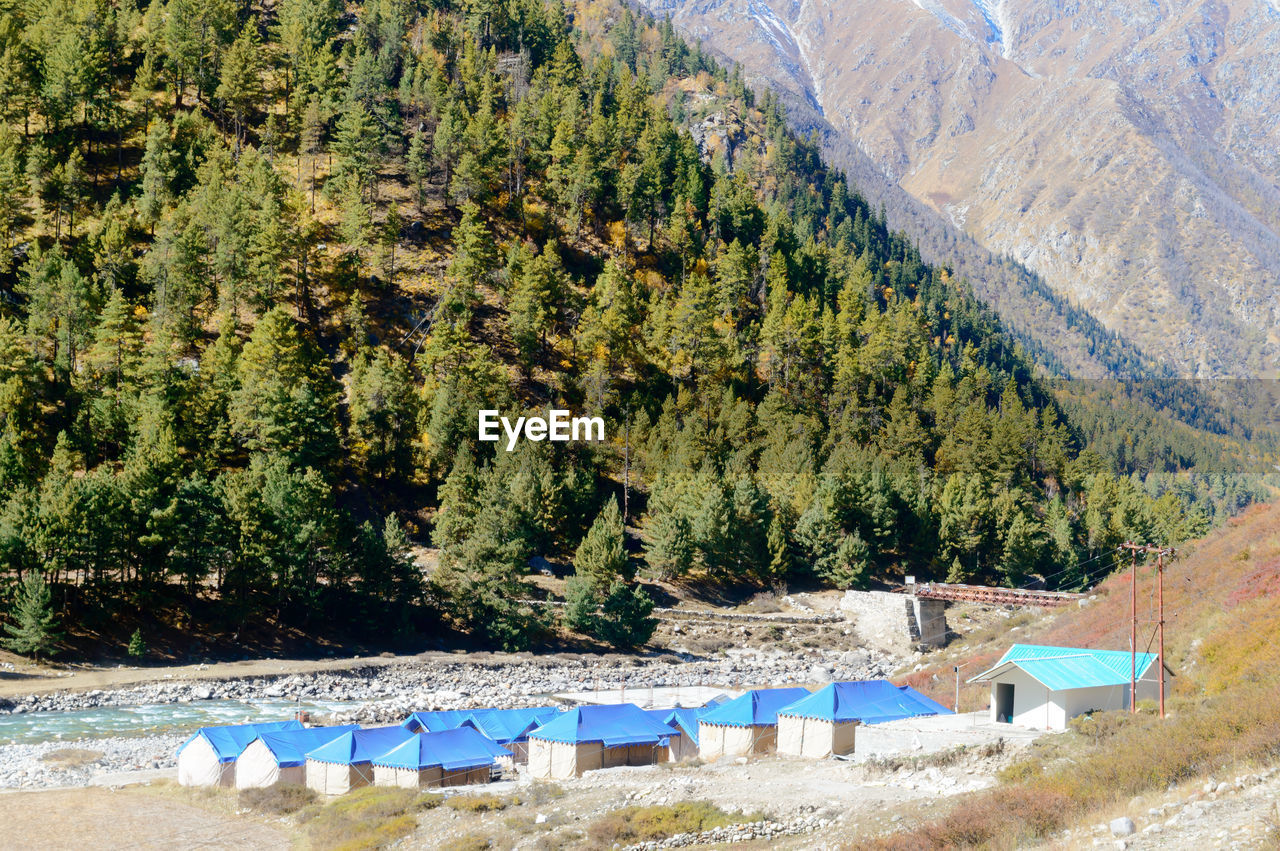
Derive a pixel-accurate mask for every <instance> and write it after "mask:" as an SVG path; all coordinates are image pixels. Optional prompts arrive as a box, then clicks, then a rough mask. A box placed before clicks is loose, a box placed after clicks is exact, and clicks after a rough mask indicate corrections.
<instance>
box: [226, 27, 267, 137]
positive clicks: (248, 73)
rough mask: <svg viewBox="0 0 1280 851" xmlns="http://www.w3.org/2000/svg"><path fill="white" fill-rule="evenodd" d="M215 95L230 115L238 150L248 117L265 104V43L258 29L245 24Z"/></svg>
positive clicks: (231, 49) (227, 56)
mask: <svg viewBox="0 0 1280 851" xmlns="http://www.w3.org/2000/svg"><path fill="white" fill-rule="evenodd" d="M214 97H216V98H217V99H218V100H219V101H221V102H222V104H223V105H224V106H225V108H226V110H227V111H228V112H229V113H230V114H231V122H232V131H233V133H234V135H235V139H236V151H237V152H239V150H240V146H241V145H242V144H244V136H245V128H246V125H247V123H248V119H249V117H250V116H252V115H253V113H254V112H255V111H257V109H258V107H259V106H260V105H261V104H262V99H263V90H262V45H261V43H260V42H259V41H258V29H257V27H256V26H254V25H253V24H246V25H245V27H244V29H242V30H241V31H240V35H239V36H237V37H236V40H235V41H234V42H233V43H232V44H231V47H230V48H229V49H228V50H227V54H226V56H225V57H223V60H222V74H221V79H220V81H219V83H218V88H217V91H216V92H215V93H214Z"/></svg>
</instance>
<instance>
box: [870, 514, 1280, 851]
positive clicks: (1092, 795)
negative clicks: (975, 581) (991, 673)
mask: <svg viewBox="0 0 1280 851" xmlns="http://www.w3.org/2000/svg"><path fill="white" fill-rule="evenodd" d="M1278 567H1280V507H1276V506H1259V507H1255V508H1254V509H1251V510H1250V511H1248V512H1246V513H1245V515H1243V516H1242V517H1241V518H1237V519H1236V520H1235V521H1233V522H1232V523H1230V524H1229V525H1228V526H1227V527H1226V528H1224V529H1221V530H1219V531H1218V532H1215V533H1214V534H1212V535H1210V536H1209V537H1208V538H1206V539H1205V540H1203V541H1200V542H1197V543H1196V544H1195V545H1194V547H1193V548H1192V552H1191V553H1190V555H1189V556H1188V557H1187V558H1185V559H1182V560H1180V561H1178V562H1175V563H1174V564H1173V565H1171V566H1170V567H1169V568H1168V569H1167V570H1166V577H1165V604H1166V613H1167V615H1166V616H1167V617H1168V618H1169V622H1170V629H1169V638H1168V641H1167V645H1166V646H1167V649H1168V658H1169V662H1170V666H1171V667H1172V668H1173V669H1174V670H1175V671H1176V672H1178V674H1179V676H1178V677H1177V678H1176V679H1175V681H1174V682H1175V688H1174V694H1173V695H1171V697H1170V700H1169V710H1170V711H1169V717H1168V718H1167V719H1164V720H1161V719H1160V718H1159V717H1158V715H1157V714H1156V713H1155V712H1154V707H1145V709H1146V711H1144V712H1140V713H1139V714H1137V715H1130V714H1128V713H1124V712H1109V713H1098V714H1095V715H1093V716H1092V717H1087V718H1079V719H1075V720H1074V721H1073V722H1072V723H1071V732H1070V733H1068V734H1066V735H1065V736H1055V737H1049V738H1047V739H1044V740H1041V741H1040V742H1037V743H1036V744H1035V745H1034V746H1033V747H1032V748H1031V749H1030V752H1029V756H1028V758H1026V759H1024V760H1022V761H1020V762H1017V763H1015V764H1014V765H1012V766H1009V767H1008V768H1006V769H1005V770H1004V771H1003V772H1001V781H1002V783H1001V785H1000V786H999V787H997V788H995V789H993V790H989V791H987V792H983V793H979V794H977V795H974V796H970V797H968V798H966V799H964V800H962V801H961V802H960V803H959V804H958V805H957V806H956V807H955V809H954V810H953V811H952V812H950V813H949V814H947V815H944V816H942V817H940V818H937V819H934V820H932V821H929V822H927V823H925V824H923V825H921V826H919V827H917V828H915V829H913V830H911V831H908V832H905V833H902V834H898V835H896V836H893V837H889V838H885V839H881V840H879V847H881V848H894V849H896V848H912V849H915V848H944V847H945V848H972V847H997V848H1004V847H1014V846H1017V845H1020V844H1026V843H1033V842H1037V841H1043V840H1044V839H1045V838H1046V837H1047V836H1048V835H1049V834H1051V833H1053V832H1055V831H1058V830H1061V829H1063V828H1065V827H1068V826H1071V825H1073V824H1075V823H1077V822H1080V821H1083V820H1086V819H1089V820H1096V819H1097V817H1098V815H1099V814H1101V813H1105V812H1107V811H1108V810H1109V809H1113V808H1115V807H1117V806H1121V805H1123V802H1125V801H1128V800H1129V799H1131V798H1133V797H1136V796H1142V795H1144V794H1147V793H1150V792H1155V791H1163V790H1164V789H1165V788H1166V787H1168V786H1170V785H1176V784H1181V783H1185V782H1188V781H1195V780H1198V779H1199V778H1203V777H1205V776H1206V775H1210V774H1215V773H1219V772H1222V771H1229V770H1231V769H1233V768H1236V767H1239V766H1242V765H1249V764H1266V763H1271V762H1274V761H1276V760H1277V759H1280V701H1277V700H1276V695H1277V694H1280V642H1277V641H1276V640H1275V636H1277V635H1280V595H1278V594H1276V593H1274V592H1273V590H1272V588H1271V586H1272V583H1274V582H1275V581H1276V578H1275V575H1276V573H1277V568H1278ZM1151 573H1152V572H1151V571H1150V570H1149V569H1148V570H1140V571H1139V578H1138V581H1139V589H1140V602H1139V617H1140V619H1141V620H1143V621H1144V622H1146V621H1148V620H1150V619H1153V618H1148V617H1147V616H1148V615H1149V614H1150V613H1149V612H1147V611H1145V607H1146V606H1147V605H1148V601H1147V597H1148V596H1149V594H1148V593H1147V592H1148V591H1149V589H1150V586H1151V581H1152V579H1153V577H1152V576H1151ZM1127 582H1128V577H1127V576H1115V577H1113V578H1112V579H1110V580H1108V581H1107V582H1105V583H1103V585H1102V587H1101V588H1100V589H1098V593H1099V600H1098V601H1097V602H1096V603H1095V604H1094V605H1092V606H1089V607H1087V608H1084V609H1072V610H1069V611H1066V612H1063V613H1062V614H1061V615H1059V616H1058V617H1057V618H1055V619H1052V620H1051V621H1049V622H1048V623H1047V624H1046V625H1045V626H1043V627H1032V628H1030V629H1027V630H1026V631H1025V633H1023V634H1022V635H1021V636H1019V637H1015V638H1014V640H1020V641H1034V642H1038V643H1045V644H1060V645H1066V646H1086V647H1104V648H1105V647H1113V646H1116V645H1117V636H1120V635H1121V634H1123V633H1125V632H1127V630H1128V628H1129V627H1128V614H1129V613H1128V604H1129V595H1128V587H1127ZM1116 592H1123V593H1116ZM1149 631H1150V627H1149V626H1148V627H1147V628H1146V629H1144V630H1143V632H1144V633H1146V632H1149ZM1007 644H1008V638H1006V639H1005V642H1004V645H1005V646H1007ZM973 649H974V662H973V667H974V668H979V667H980V666H981V665H982V664H983V663H984V662H986V661H989V659H988V658H987V657H989V656H991V654H992V653H993V652H995V651H997V650H1001V649H1003V647H1002V646H992V642H990V641H989V640H988V639H987V638H986V637H985V636H983V637H982V639H981V643H980V644H978V645H976V646H974V648H973ZM953 655H954V654H953ZM948 664H950V660H948ZM921 673H922V674H925V673H927V672H921ZM917 679H918V680H919V681H924V680H926V679H927V678H926V677H917ZM1139 708H1140V709H1143V708H1144V707H1143V705H1142V704H1139Z"/></svg>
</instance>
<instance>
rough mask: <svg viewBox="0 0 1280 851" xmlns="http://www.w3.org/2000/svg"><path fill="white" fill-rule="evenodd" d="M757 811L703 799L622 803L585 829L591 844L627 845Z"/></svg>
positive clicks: (741, 818) (744, 817) (734, 820)
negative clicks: (724, 807)
mask: <svg viewBox="0 0 1280 851" xmlns="http://www.w3.org/2000/svg"><path fill="white" fill-rule="evenodd" d="M762 817H763V816H761V815H760V814H755V815H744V814H742V813H727V812H725V811H724V810H722V809H720V808H719V807H717V806H715V805H714V804H712V803H709V802H707V801H682V802H681V803H679V804H673V805H670V806H654V807H625V808H623V809H620V810H615V811H613V812H611V813H609V814H608V815H605V816H604V817H602V818H600V819H599V820H597V821H596V822H595V823H594V824H592V825H591V827H590V828H588V830H587V835H588V837H589V838H590V840H591V844H592V847H597V848H598V847H604V848H608V847H610V846H612V845H614V844H615V843H616V844H619V845H630V844H634V843H637V842H649V841H654V840H660V839H665V838H666V837H668V836H674V835H675V834H677V833H696V832H698V831H702V830H713V829H714V828H717V827H726V826H728V825H731V824H738V823H740V822H746V821H756V820H759V819H760V818H762Z"/></svg>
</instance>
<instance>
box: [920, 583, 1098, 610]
mask: <svg viewBox="0 0 1280 851" xmlns="http://www.w3.org/2000/svg"><path fill="white" fill-rule="evenodd" d="M905 591H906V593H908V594H911V595H913V596H915V597H919V598H923V599H925V600H948V601H951V602H957V603H987V604H989V605H993V606H1036V607H1040V608H1046V607H1053V606H1068V605H1071V604H1072V603H1074V602H1076V601H1077V600H1079V599H1081V598H1083V597H1084V595H1083V594H1072V593H1070V592H1068V591H1034V590H1031V589H1029V588H991V587H988V586H985V585H951V584H947V583H945V582H925V583H922V584H917V583H914V582H912V583H908V584H907V586H906V588H905Z"/></svg>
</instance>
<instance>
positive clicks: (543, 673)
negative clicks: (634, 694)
mask: <svg viewBox="0 0 1280 851" xmlns="http://www.w3.org/2000/svg"><path fill="white" fill-rule="evenodd" d="M464 658H465V657H458V659H457V661H454V660H453V659H451V658H431V659H420V660H417V661H414V662H408V663H402V664H393V665H368V666H363V667H352V668H349V669H346V670H341V671H333V672H322V673H311V674H283V675H277V676H263V677H246V678H237V679H221V680H197V681H182V682H178V681H174V682H165V681H159V682H153V683H147V684H145V685H138V686H131V687H128V688H121V689H111V690H103V689H95V690H92V691H83V692H53V693H49V694H40V695H29V696H26V697H19V698H14V699H11V700H0V714H3V713H22V712H61V711H67V710H74V709H94V708H98V707H107V706H137V705H144V704H165V703H179V702H183V701H191V700H211V699H213V700H216V699H228V700H253V699H260V698H287V699H290V700H294V699H297V700H304V701H305V700H313V701H352V702H357V703H360V704H362V706H361V707H360V708H358V709H356V710H353V714H352V717H355V718H356V719H358V720H364V721H377V720H384V719H390V718H393V717H395V716H396V715H403V714H404V713H405V712H410V711H413V710H423V709H459V708H467V707H471V706H520V705H527V704H529V703H530V702H532V701H534V700H544V699H545V697H546V695H549V694H554V693H557V692H564V691H584V690H596V689H616V688H622V687H626V688H648V687H650V686H653V687H669V686H681V687H686V686H696V685H720V686H733V685H741V686H743V687H746V686H749V685H769V684H783V683H797V682H822V681H827V680H831V679H841V680H843V679H867V678H874V677H882V676H886V675H887V674H888V673H889V672H890V671H891V670H893V668H894V667H895V666H896V664H897V662H896V661H895V660H892V659H885V658H873V657H872V656H871V655H870V654H868V653H865V652H861V651H848V652H843V653H824V652H822V651H810V652H808V653H805V654H793V653H784V652H781V651H776V650H735V651H729V652H727V653H725V654H724V655H723V656H721V657H718V658H714V659H689V658H684V659H682V658H680V657H677V656H673V655H664V656H656V657H655V656H649V657H626V656H606V657H600V656H572V657H571V656H567V655H564V654H561V655H557V656H553V657H545V658H541V659H539V658H532V657H529V658H520V657H505V658H501V657H500V658H498V659H497V660H496V661H486V662H479V663H476V662H468V661H464Z"/></svg>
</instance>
